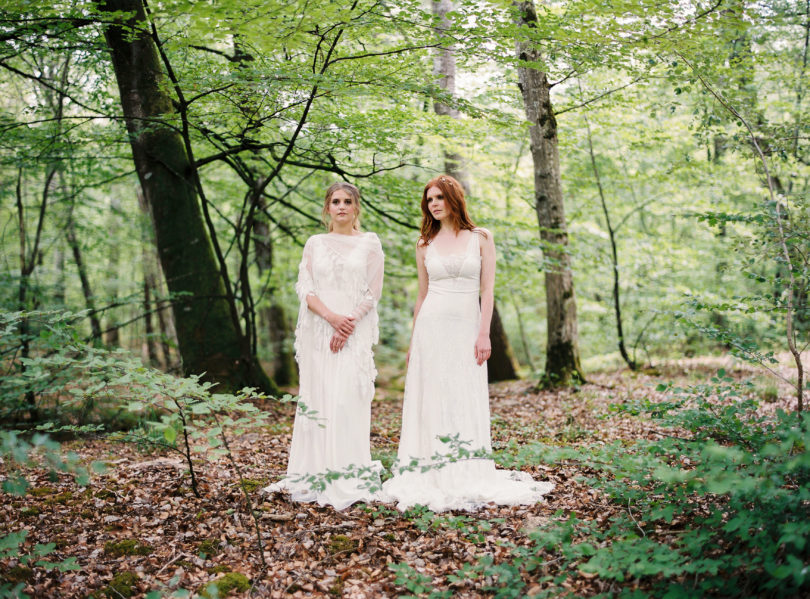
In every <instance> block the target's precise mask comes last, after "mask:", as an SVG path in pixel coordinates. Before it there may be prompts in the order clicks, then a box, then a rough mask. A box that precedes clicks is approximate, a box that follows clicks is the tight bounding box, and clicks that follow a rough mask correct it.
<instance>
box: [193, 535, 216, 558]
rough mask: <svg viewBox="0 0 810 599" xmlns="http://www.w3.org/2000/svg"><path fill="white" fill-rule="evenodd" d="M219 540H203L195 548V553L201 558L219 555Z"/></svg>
mask: <svg viewBox="0 0 810 599" xmlns="http://www.w3.org/2000/svg"><path fill="white" fill-rule="evenodd" d="M219 547H220V540H219V539H216V538H211V539H205V540H204V541H202V542H201V543H200V544H199V545H198V546H197V553H198V554H200V555H201V556H203V557H206V558H207V557H211V556H214V555H217V554H218V553H219Z"/></svg>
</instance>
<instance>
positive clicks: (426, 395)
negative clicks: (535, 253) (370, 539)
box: [383, 232, 554, 512]
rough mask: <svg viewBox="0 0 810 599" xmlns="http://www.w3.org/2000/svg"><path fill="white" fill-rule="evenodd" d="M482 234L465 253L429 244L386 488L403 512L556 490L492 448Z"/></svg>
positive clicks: (516, 500) (504, 501) (518, 499)
mask: <svg viewBox="0 0 810 599" xmlns="http://www.w3.org/2000/svg"><path fill="white" fill-rule="evenodd" d="M479 236H480V233H478V232H476V233H473V234H472V235H470V239H469V242H468V244H467V247H466V249H465V251H464V252H462V253H460V254H450V255H441V254H440V253H439V252H438V251H437V249H436V248H435V246H434V245H433V244H430V245H428V246H427V250H426V253H425V267H426V269H427V273H428V293H427V296H426V298H425V301H424V302H423V303H422V307H421V309H420V310H419V314H418V315H417V318H416V322H415V323H414V330H413V337H412V339H411V353H410V361H409V364H408V373H407V376H406V378H405V401H404V404H403V408H402V434H401V437H400V442H399V451H398V455H397V461H396V464H395V465H394V468H393V469H392V470H393V473H394V476H393V478H391V479H390V480H388V481H386V482H385V483H384V484H383V491H384V492H385V494H386V495H387V496H389V498H391V499H393V500H395V501H396V502H397V507H398V508H399V509H400V510H405V509H407V508H409V507H411V506H414V505H417V504H421V505H425V506H427V507H428V508H429V509H431V510H433V511H436V512H438V511H444V510H475V509H478V508H480V507H482V506H484V505H485V504H487V503H495V504H499V505H518V504H528V503H535V502H537V501H540V500H541V498H542V496H543V495H544V494H546V493H548V492H549V491H551V490H552V489H553V488H554V485H553V484H551V483H548V482H537V481H535V480H533V479H532V477H531V476H530V475H529V474H527V473H524V472H518V471H508V470H496V469H495V463H494V462H493V461H492V460H491V459H488V458H487V457H481V456H486V455H487V454H489V453H490V452H491V443H490V429H489V391H488V388H487V370H486V364H483V365H481V366H479V365H478V364H476V361H475V356H474V347H475V341H476V338H477V337H478V331H479V327H480V322H481V310H480V305H479V301H478V298H479V291H480V273H481V252H480V239H479Z"/></svg>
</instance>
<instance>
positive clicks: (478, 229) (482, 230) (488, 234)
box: [472, 227, 492, 239]
mask: <svg viewBox="0 0 810 599" xmlns="http://www.w3.org/2000/svg"><path fill="white" fill-rule="evenodd" d="M472 232H473V233H477V234H478V235H480V236H481V237H483V238H484V239H492V231H490V230H489V229H485V228H484V227H474V228H473V229H472Z"/></svg>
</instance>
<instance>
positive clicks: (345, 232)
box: [329, 225, 357, 235]
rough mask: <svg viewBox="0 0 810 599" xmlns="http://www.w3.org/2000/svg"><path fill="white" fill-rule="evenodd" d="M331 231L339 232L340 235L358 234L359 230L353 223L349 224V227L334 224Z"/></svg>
mask: <svg viewBox="0 0 810 599" xmlns="http://www.w3.org/2000/svg"><path fill="white" fill-rule="evenodd" d="M329 232H330V233H337V234H338V235H356V234H357V232H356V231H355V228H354V227H353V226H352V225H349V226H348V227H336V226H332V230H331V231H329Z"/></svg>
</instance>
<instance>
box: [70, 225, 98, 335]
mask: <svg viewBox="0 0 810 599" xmlns="http://www.w3.org/2000/svg"><path fill="white" fill-rule="evenodd" d="M71 212H72V211H71ZM66 237H67V242H68V245H69V246H70V251H71V252H72V253H73V261H74V262H75V263H76V270H77V271H78V273H79V281H80V282H81V285H82V294H83V295H84V304H85V305H86V306H87V309H88V310H90V329H91V331H92V332H93V344H94V345H97V344H100V343H101V341H102V339H101V323H100V322H99V320H98V314H97V313H96V302H95V299H94V298H93V290H92V289H91V287H90V279H89V278H88V277H87V267H86V266H85V265H84V260H83V259H82V250H81V247H80V246H79V240H78V239H76V225H75V223H74V222H73V216H72V214H71V217H70V219H69V220H68V224H67V235H66Z"/></svg>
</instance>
